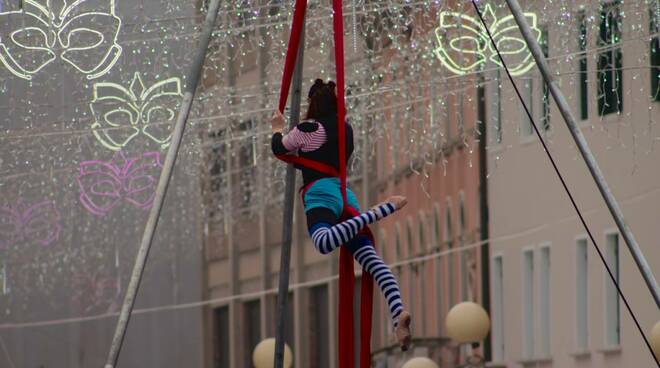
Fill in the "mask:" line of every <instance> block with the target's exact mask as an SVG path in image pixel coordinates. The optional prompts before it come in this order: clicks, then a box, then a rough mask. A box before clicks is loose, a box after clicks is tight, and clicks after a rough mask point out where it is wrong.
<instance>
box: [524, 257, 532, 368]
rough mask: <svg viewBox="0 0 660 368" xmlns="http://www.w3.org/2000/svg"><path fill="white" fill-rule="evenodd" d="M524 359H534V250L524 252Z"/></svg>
mask: <svg viewBox="0 0 660 368" xmlns="http://www.w3.org/2000/svg"><path fill="white" fill-rule="evenodd" d="M522 283H523V300H522V302H523V333H522V337H523V357H524V358H526V359H531V358H534V250H533V249H527V250H525V251H523V279H522Z"/></svg>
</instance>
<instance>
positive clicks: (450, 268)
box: [445, 198, 456, 308]
mask: <svg viewBox="0 0 660 368" xmlns="http://www.w3.org/2000/svg"><path fill="white" fill-rule="evenodd" d="M445 245H446V250H447V252H448V254H447V292H448V294H449V296H448V297H449V300H448V302H449V308H451V307H453V306H454V286H455V284H456V280H455V279H454V258H455V254H454V252H453V249H454V242H453V232H452V228H451V202H450V200H449V198H448V199H447V205H446V208H445Z"/></svg>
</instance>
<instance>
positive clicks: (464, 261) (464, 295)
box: [458, 192, 472, 301]
mask: <svg viewBox="0 0 660 368" xmlns="http://www.w3.org/2000/svg"><path fill="white" fill-rule="evenodd" d="M458 201H459V202H458V227H459V229H458V231H459V239H458V241H459V247H460V254H461V255H460V257H459V259H460V260H461V300H462V301H465V300H470V299H472V296H471V295H470V290H469V289H470V286H469V282H468V278H469V272H470V270H469V267H468V263H469V258H470V254H469V251H468V250H466V249H464V248H463V247H464V246H465V239H466V234H465V195H464V194H463V192H460V193H459V195H458Z"/></svg>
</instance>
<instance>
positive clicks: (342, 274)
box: [277, 0, 375, 368]
mask: <svg viewBox="0 0 660 368" xmlns="http://www.w3.org/2000/svg"><path fill="white" fill-rule="evenodd" d="M306 7H307V0H296V4H295V8H294V12H293V24H292V26H291V35H290V37H289V47H288V49H287V52H286V61H285V64H284V73H283V75H282V87H281V89H280V101H279V110H280V112H284V107H285V106H286V101H287V97H288V95H289V89H290V87H291V79H292V77H293V70H294V67H295V64H296V57H297V55H298V48H299V47H301V46H300V35H301V31H302V27H303V24H304V22H305V10H306ZM332 7H333V10H334V14H333V27H334V38H335V64H336V68H337V72H336V73H337V127H338V129H337V131H338V135H339V142H338V143H339V147H338V150H339V171H337V170H336V169H335V168H334V167H332V166H329V165H327V164H324V163H322V162H318V161H314V160H309V159H305V158H302V157H298V156H294V155H278V156H277V158H278V159H280V160H282V161H285V162H288V163H293V164H296V165H299V166H302V167H306V168H309V169H312V170H316V171H319V172H322V173H324V174H327V175H330V176H336V177H339V179H340V183H341V184H340V187H341V195H342V200H343V202H344V213H343V214H342V216H341V217H342V220H343V219H347V218H350V217H354V216H357V215H358V214H359V213H358V211H357V209H355V208H353V207H351V206H349V205H348V201H347V200H346V127H345V125H344V122H345V117H346V105H345V101H344V85H345V84H344V23H343V14H342V0H333V2H332ZM363 231H364V234H366V235H367V236H368V237H369V238H370V239H371V241H372V242H373V241H374V237H373V235H372V234H371V231H369V229H368V228H365V229H364V230H363ZM374 244H375V243H374ZM339 253H340V254H339V320H338V329H339V336H338V337H339V368H353V367H354V364H353V359H354V356H355V351H354V349H353V346H354V345H353V328H354V327H353V286H354V284H355V274H354V271H353V257H352V256H351V254H350V252H349V251H348V250H347V249H346V248H345V247H340V250H339ZM373 289H374V284H373V278H372V276H371V275H370V274H369V273H367V272H366V271H363V273H362V285H361V295H360V317H361V318H360V368H368V367H370V366H371V318H372V306H373Z"/></svg>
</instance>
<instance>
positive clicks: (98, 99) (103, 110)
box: [89, 72, 183, 151]
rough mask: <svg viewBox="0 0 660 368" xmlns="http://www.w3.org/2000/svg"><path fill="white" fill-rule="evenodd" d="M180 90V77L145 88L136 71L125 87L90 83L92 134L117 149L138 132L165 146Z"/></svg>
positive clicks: (179, 99)
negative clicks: (92, 119) (91, 88)
mask: <svg viewBox="0 0 660 368" xmlns="http://www.w3.org/2000/svg"><path fill="white" fill-rule="evenodd" d="M182 97H183V94H182V93H181V79H180V78H177V77H172V78H168V79H165V80H162V81H159V82H156V83H155V84H154V85H152V86H151V87H149V88H146V87H145V85H144V83H143V82H142V78H141V77H140V73H138V72H136V73H135V74H134V76H133V80H132V81H131V84H130V86H129V88H125V87H124V86H122V85H120V84H117V83H109V82H101V83H96V84H94V98H93V100H92V102H91V103H90V105H89V106H90V109H91V110H92V113H93V115H94V120H95V121H94V123H93V124H92V130H93V133H94V136H95V137H96V139H98V141H99V142H100V143H101V144H102V145H104V146H105V147H107V148H109V149H111V150H113V151H118V150H120V149H122V148H124V147H126V145H127V144H128V143H129V142H130V141H131V140H133V138H135V137H137V136H138V135H140V134H142V135H144V136H145V137H147V138H148V139H150V140H152V141H153V142H155V143H157V144H158V145H160V147H161V148H165V147H167V146H168V145H169V144H170V139H171V137H172V124H174V119H175V117H176V111H177V109H178V105H179V104H180V101H181V98H182Z"/></svg>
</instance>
